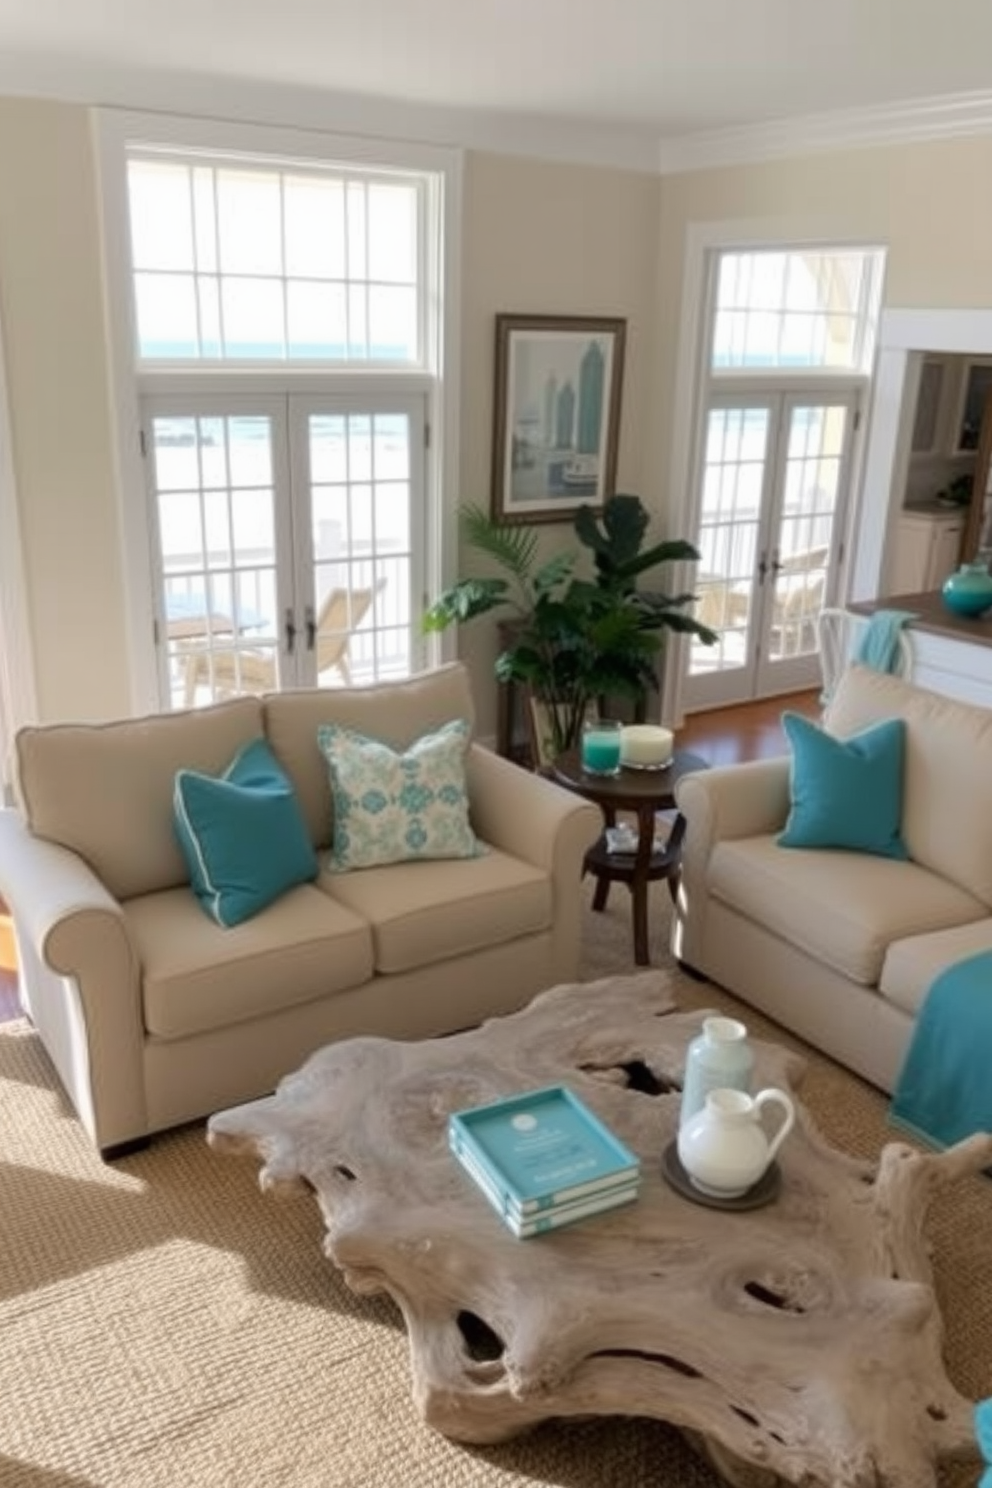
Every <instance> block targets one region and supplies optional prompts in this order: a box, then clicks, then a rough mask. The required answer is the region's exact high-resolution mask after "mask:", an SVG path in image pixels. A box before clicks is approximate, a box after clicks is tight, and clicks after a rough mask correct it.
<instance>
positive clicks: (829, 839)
mask: <svg viewBox="0 0 992 1488" xmlns="http://www.w3.org/2000/svg"><path fill="white" fill-rule="evenodd" d="M782 724H783V727H784V728H785V732H786V735H787V737H788V740H789V743H790V744H791V746H792V761H791V768H790V771H789V795H790V807H789V817H788V820H787V821H786V824H785V830H784V831H783V832H781V833H780V834H779V838H778V842H779V846H780V847H827V848H835V847H842V848H847V849H849V850H850V851H851V852H868V853H879V854H880V855H881V856H882V857H885V858H905V857H906V856H907V853H906V846H905V843H904V842H903V840H902V837H901V835H900V831H899V824H900V821H901V820H902V778H903V757H904V753H905V749H904V745H905V736H906V725H905V723H903V721H902V719H901V718H889V719H886V720H885V722H883V723H876V724H873V725H872V727H871V728H867V729H864V730H863V731H862V732H861V733H859V734H854V735H853V736H852V737H851V738H850V739H835V738H834V737H833V736H832V735H831V734H828V733H825V732H824V730H823V729H821V728H819V727H818V726H817V725H816V724H815V723H813V722H812V720H811V719H809V718H804V717H803V716H802V715H801V714H799V713H784V714H783V715H782Z"/></svg>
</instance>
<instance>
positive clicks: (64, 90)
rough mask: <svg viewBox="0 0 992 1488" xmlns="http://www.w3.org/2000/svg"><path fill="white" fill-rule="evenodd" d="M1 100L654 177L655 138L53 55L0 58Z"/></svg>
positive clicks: (643, 132)
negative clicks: (282, 129) (305, 132)
mask: <svg viewBox="0 0 992 1488" xmlns="http://www.w3.org/2000/svg"><path fill="white" fill-rule="evenodd" d="M0 95H6V96H8V97H22V98H24V97H29V98H41V99H48V100H51V101H56V100H57V101H59V102H63V103H75V104H82V105H84V106H87V107H93V106H101V107H106V108H123V109H132V110H138V111H140V112H142V113H146V114H147V113H164V114H180V115H186V116H188V117H191V118H200V119H206V118H211V119H219V120H228V121H230V122H232V123H250V124H267V125H282V126H286V127H289V128H299V129H309V130H315V131H320V132H324V133H333V134H348V135H362V136H364V137H366V138H372V139H388V140H407V141H410V142H413V143H416V144H424V145H443V146H446V147H449V148H452V147H453V148H457V149H463V150H480V151H487V152H490V153H493V154H497V155H519V156H527V157H531V158H533V159H540V160H556V161H561V162H563V163H570V164H575V165H593V166H596V165H598V166H606V167H612V168H615V169H620V170H631V171H638V172H643V173H645V174H648V175H657V173H658V132H657V130H656V129H654V128H639V129H638V128H625V127H623V126H621V125H610V124H597V123H595V122H593V121H590V120H588V119H585V120H583V119H561V118H549V117H545V116H543V115H527V114H513V113H505V114H503V113H495V112H492V111H483V110H476V109H455V108H447V107H441V106H439V105H434V104H423V103H415V102H404V101H402V100H399V99H395V98H371V97H367V96H363V95H359V94H350V93H335V92H331V91H327V92H324V91H323V90H321V89H318V88H306V87H300V86H294V85H292V84H283V83H269V82H252V81H249V80H246V79H240V78H225V77H218V76H214V75H208V74H205V73H180V72H158V71H152V70H145V71H138V70H137V69H135V68H125V67H121V66H118V65H112V64H103V63H97V62H91V61H88V60H84V59H79V58H76V57H66V56H60V55H56V54H45V55H44V56H42V55H40V54H37V53H32V54H23V55H21V56H17V55H15V54H12V53H11V52H9V51H8V52H4V53H2V54H0Z"/></svg>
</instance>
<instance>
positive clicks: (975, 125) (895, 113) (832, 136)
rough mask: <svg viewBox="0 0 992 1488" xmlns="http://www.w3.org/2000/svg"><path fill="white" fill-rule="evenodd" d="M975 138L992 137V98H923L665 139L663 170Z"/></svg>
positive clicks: (660, 167) (660, 150)
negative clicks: (984, 135) (981, 136)
mask: <svg viewBox="0 0 992 1488" xmlns="http://www.w3.org/2000/svg"><path fill="white" fill-rule="evenodd" d="M976 134H992V93H987V92H974V93H955V94H949V95H947V96H942V97H936V98H918V99H915V100H913V101H912V102H910V103H893V104H878V105H876V106H875V107H872V108H859V109H840V110H836V111H832V112H830V113H824V114H807V115H805V116H802V117H798V118H791V119H776V120H774V121H771V122H769V123H765V124H739V125H734V126H733V127H730V128H727V129H713V130H706V131H704V132H700V133H698V134H686V135H683V136H681V137H670V138H668V139H665V138H662V139H661V140H660V141H659V146H658V170H659V171H660V173H661V174H662V175H676V174H678V173H680V172H684V171H696V170H711V169H713V168H715V167H717V166H725V165H752V164H756V163H758V162H760V161H763V160H785V159H788V158H790V157H793V156H802V155H821V154H829V153H830V152H832V151H835V150H853V149H869V148H871V147H872V146H882V145H904V144H912V143H914V142H916V143H919V142H920V141H923V140H938V139H961V138H964V137H966V136H968V135H976Z"/></svg>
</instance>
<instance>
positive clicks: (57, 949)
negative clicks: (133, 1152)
mask: <svg viewBox="0 0 992 1488" xmlns="http://www.w3.org/2000/svg"><path fill="white" fill-rule="evenodd" d="M0 895H2V896H3V898H4V900H5V901H6V904H7V907H8V909H9V911H10V913H11V916H12V918H13V922H14V932H15V936H16V939H17V950H18V960H19V973H20V978H21V984H22V995H23V997H24V1002H25V1006H26V1008H27V1010H28V1012H29V1014H30V1017H31V1020H32V1022H33V1023H34V1025H35V1027H36V1028H37V1030H38V1032H39V1033H40V1035H41V1037H42V1040H43V1042H44V1044H45V1048H46V1050H47V1051H48V1054H49V1056H50V1058H51V1059H52V1061H53V1063H54V1064H55V1067H56V1069H57V1070H58V1073H59V1077H60V1079H61V1080H62V1083H63V1085H64V1086H65V1088H66V1090H67V1092H68V1094H69V1096H70V1098H71V1100H72V1102H73V1105H74V1106H75V1108H76V1110H77V1112H78V1114H79V1117H80V1119H81V1120H82V1122H83V1124H84V1126H85V1127H86V1129H87V1131H88V1132H89V1133H90V1135H91V1137H92V1138H93V1140H94V1141H95V1142H96V1144H97V1146H98V1147H101V1148H105V1147H111V1146H114V1145H116V1144H118V1143H120V1142H124V1141H128V1140H130V1139H131V1138H133V1137H135V1136H139V1135H142V1134H143V1133H144V1132H145V1130H146V1129H147V1114H146V1112H147V1108H146V1103H145V1097H144V1074H143V1043H144V1028H143V1019H142V1012H141V987H140V966H139V963H138V958H137V955H136V954H135V951H134V948H133V946H132V944H131V939H130V936H129V934H128V930H127V923H126V921H125V918H124V914H123V911H122V909H121V906H120V904H119V903H118V902H117V900H116V899H114V897H113V896H112V895H111V894H110V893H108V891H107V890H106V889H105V888H104V886H103V884H102V883H101V882H100V880H99V879H98V878H97V876H96V874H95V873H94V872H93V870H92V869H91V868H90V867H89V865H88V864H87V863H85V862H84V861H83V859H82V858H80V857H79V856H78V855H77V854H76V853H74V852H71V851H70V850H69V849H68V848H64V847H60V846H58V845H57V844H56V843H53V842H46V841H45V840H44V839H43V838H40V837H35V836H34V835H33V833H32V832H30V831H29V829H28V827H27V825H26V824H25V822H24V819H23V818H22V817H21V815H20V813H19V812H18V811H16V810H13V809H11V810H4V811H0Z"/></svg>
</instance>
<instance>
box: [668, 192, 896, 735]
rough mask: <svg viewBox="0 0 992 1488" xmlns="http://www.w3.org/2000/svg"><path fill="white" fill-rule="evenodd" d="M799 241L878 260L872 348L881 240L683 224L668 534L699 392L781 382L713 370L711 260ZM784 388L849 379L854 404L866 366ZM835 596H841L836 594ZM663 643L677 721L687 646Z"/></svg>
mask: <svg viewBox="0 0 992 1488" xmlns="http://www.w3.org/2000/svg"><path fill="white" fill-rule="evenodd" d="M803 249H809V250H810V251H814V250H824V249H836V250H837V251H838V252H842V251H844V250H845V249H847V250H858V251H862V252H867V251H872V252H875V253H877V254H878V255H879V264H878V268H877V271H876V279H875V283H874V286H873V292H874V295H875V297H876V314H877V320H878V327H879V329H878V331H877V332H876V355H877V345H878V337H879V336H880V334H881V331H880V328H881V322H882V315H881V306H882V303H883V294H884V282H885V267H886V265H885V254H886V248H885V245H884V244H882V243H872V242H870V241H867V240H866V239H865V238H864V237H862V236H860V235H858V236H851V237H845V236H843V235H838V233H837V230H836V226H835V225H831V224H829V223H827V222H824V223H823V224H822V228H821V229H820V230H819V231H817V230H816V224H814V223H812V222H808V223H806V224H805V230H804V231H803V232H802V233H799V234H797V232H796V226H795V223H794V222H789V221H785V220H782V219H768V220H764V219H760V220H743V221H725V222H690V223H688V224H687V226H686V231H685V244H684V255H683V271H682V315H681V319H680V324H679V340H678V354H677V359H676V365H675V368H674V400H673V401H674V409H673V419H672V443H671V451H670V455H669V482H668V489H669V490H670V491H672V492H674V493H675V496H674V499H673V502H672V509H671V512H670V514H669V523H670V527H669V535H670V536H675V537H683V536H687V537H689V538H690V539H691V534H692V533H693V532H694V531H695V524H696V517H697V514H698V512H697V506H698V491H697V489H696V486H697V484H698V483H696V482H694V479H693V477H694V474H695V473H696V472H697V471H698V470H699V469H700V462H701V460H702V453H703V440H704V437H705V428H706V408H707V394H708V392H709V390H710V388H711V387H713V388H714V390H719V389H722V390H723V391H726V392H730V391H734V392H746V391H747V390H748V388H749V387H750V390H751V391H757V390H758V389H759V388H763V389H765V390H768V389H771V388H773V387H776V388H781V387H782V386H783V385H784V384H783V381H782V379H783V373H782V369H781V368H769V369H768V371H767V372H764V371H763V370H760V369H759V370H754V369H751V368H743V369H741V370H739V371H737V370H731V371H726V370H724V369H722V368H721V369H719V370H718V371H717V372H716V373H715V374H714V372H713V369H712V366H711V353H712V348H711V345H710V336H709V334H708V328H709V327H710V326H711V324H712V320H713V308H714V300H715V295H716V274H715V270H714V263H715V260H716V258H717V256H718V255H719V254H720V253H725V252H734V251H737V252H741V253H747V252H761V251H762V250H764V251H769V250H770V251H779V252H790V251H793V252H795V251H798V252H801V251H802V250H803ZM786 377H787V380H788V385H789V387H790V388H796V389H801V388H802V387H803V386H804V385H807V386H816V385H817V384H819V385H820V386H822V385H823V384H824V383H840V384H851V385H855V386H857V387H858V388H859V389H860V391H861V393H862V407H865V406H867V400H868V397H869V393H870V386H871V371H870V369H869V368H867V367H865V368H863V369H862V370H861V371H859V372H854V371H852V369H850V368H838V369H831V368H822V367H812V368H809V369H803V368H790V369H789V371H788V373H787V374H786ZM863 435H864V430H863V429H861V430H859V431H858V432H857V434H856V435H855V440H854V447H853V451H852V459H851V499H850V501H849V503H848V506H847V512H846V521H845V531H844V533H843V535H842V540H843V542H844V547H845V551H846V552H847V553H849V554H850V553H851V552H852V546H853V544H852V539H853V536H854V534H855V533H856V531H857V527H858V523H859V521H860V517H861V505H862V495H863V488H864V470H865V447H866V439H865V438H864V437H863ZM849 575H850V565H847V566H846V573H845V577H844V579H843V580H842V583H843V584H844V585H845V587H846V588H849V587H850V577H849ZM691 584H692V566H691V565H684V566H683V567H682V571H681V574H680V576H679V586H680V587H682V588H688V587H691ZM840 602H842V597H841V601H840ZM672 640H673V643H672V645H671V647H670V650H669V654H670V664H669V665H668V666H666V668H665V676H664V681H663V695H662V717H663V718H664V719H665V720H666V722H668V723H669V724H670V725H672V726H674V727H678V725H679V724H681V723H682V721H683V718H684V713H683V709H682V690H683V682H684V679H685V676H686V670H687V666H688V655H689V648H688V645H687V643H686V642H685V640H684V639H683V638H681V637H673V638H672Z"/></svg>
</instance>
